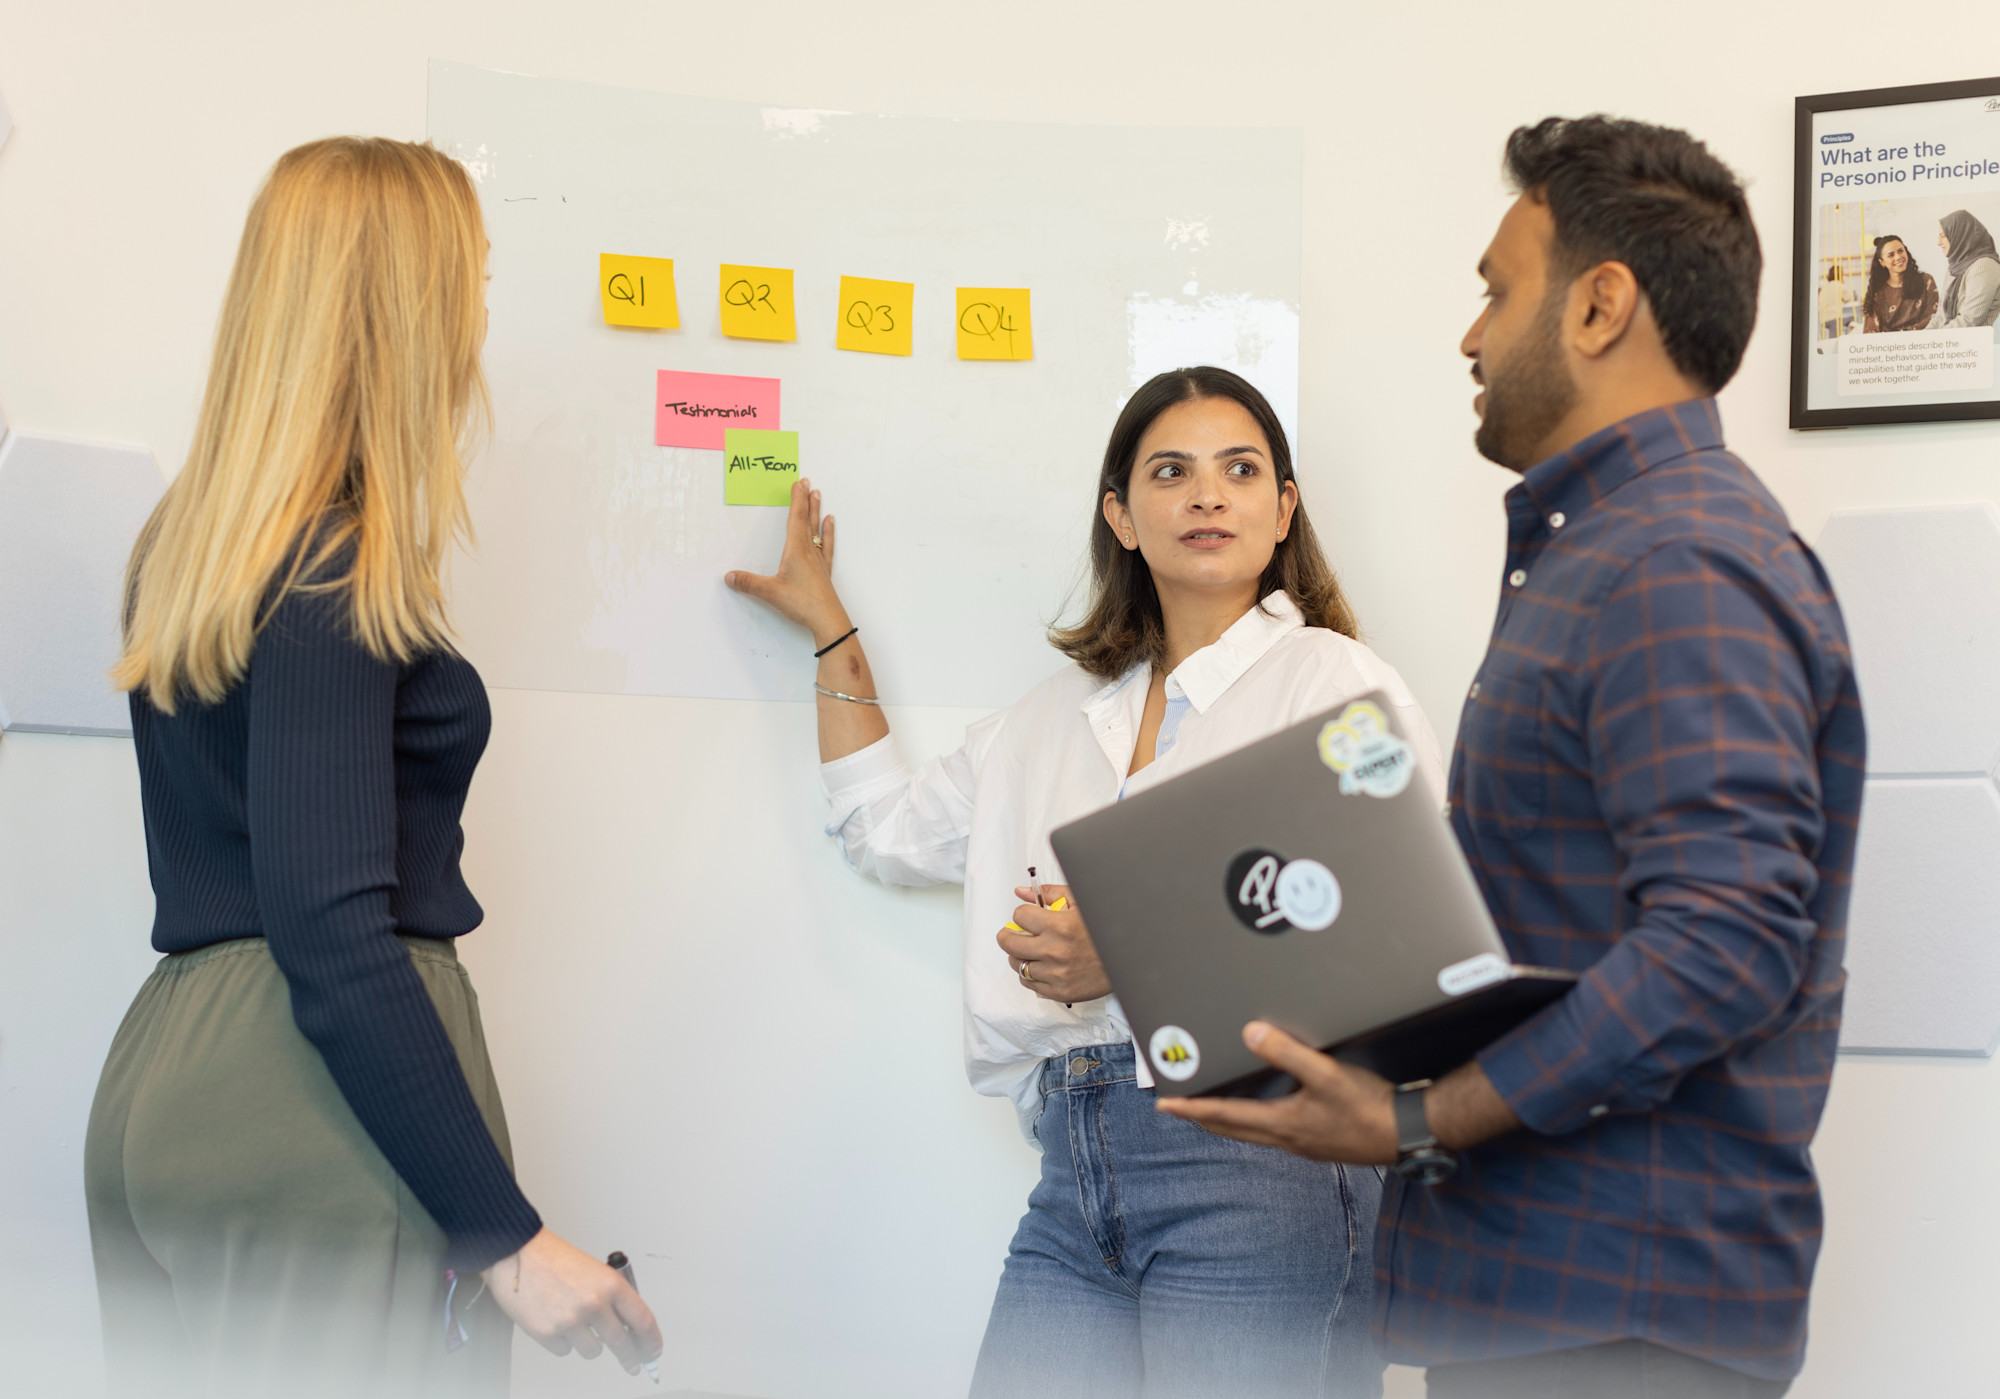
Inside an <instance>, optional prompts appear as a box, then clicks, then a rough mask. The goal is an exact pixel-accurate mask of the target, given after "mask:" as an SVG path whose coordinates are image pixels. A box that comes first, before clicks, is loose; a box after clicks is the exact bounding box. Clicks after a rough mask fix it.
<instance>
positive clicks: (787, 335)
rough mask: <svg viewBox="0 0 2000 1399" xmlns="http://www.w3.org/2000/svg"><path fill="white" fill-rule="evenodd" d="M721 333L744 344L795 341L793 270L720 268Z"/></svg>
mask: <svg viewBox="0 0 2000 1399" xmlns="http://www.w3.org/2000/svg"><path fill="white" fill-rule="evenodd" d="M722 333H723V334H724V335H734V336H737V337H738V338H740V339H744V340H796V339H798V338H799V332H798V325H797V323H796V321H795V320H794V318H793V315H792V269H791V268H789V267H739V266H737V265H736V264H735V263H733V262H725V263H723V264H722Z"/></svg>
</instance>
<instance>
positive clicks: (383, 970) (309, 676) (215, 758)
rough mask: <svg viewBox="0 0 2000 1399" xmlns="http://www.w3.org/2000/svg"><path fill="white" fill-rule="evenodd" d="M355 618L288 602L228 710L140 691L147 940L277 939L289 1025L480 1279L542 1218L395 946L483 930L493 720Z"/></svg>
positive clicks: (465, 683)
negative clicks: (468, 846) (473, 826)
mask: <svg viewBox="0 0 2000 1399" xmlns="http://www.w3.org/2000/svg"><path fill="white" fill-rule="evenodd" d="M346 608H347V604H346V602H345V599H344V597H343V596H342V595H341V594H340V593H315V594H305V593H298V592H293V593H291V594H289V595H288V596H287V597H286V598H285V599H284V601H283V602H282V603H280V605H279V606H278V607H277V609H276V610H275V612H274V613H273V614H272V615H271V617H270V618H269V620H268V621H267V622H266V624H265V626H264V628H263V630H262V631H261V632H260V633H259V634H258V638H257V643H256V649H255V650H254V651H253V652H252V654H251V659H250V667H249V670H248V672H247V673H246V674H245V676H244V678H243V679H242V680H241V681H240V682H239V683H238V684H237V685H236V686H235V688H233V689H232V690H231V691H230V692H229V693H228V694H227V695H226V696H224V698H223V699H222V701H221V702H220V703H218V704H214V705H203V704H200V703H198V702H195V701H193V700H184V701H183V702H182V703H181V704H179V705H178V706H177V712H176V713H174V714H173V715H171V716H169V715H166V714H162V713H161V712H160V711H159V710H157V709H155V708H154V707H153V706H152V705H151V704H150V703H148V702H147V701H146V700H145V699H144V698H142V697H140V696H139V695H137V694H135V695H134V696H133V697H132V734H133V738H134V740H135V742H136V745H137V749H138V757H139V786H140V795H141V799H142V802H143V804H144V807H145V817H146V849H147V857H148V860H149V863H150V864H151V867H152V877H153V893H154V896H155V899H156V905H157V907H156V912H155V915H154V921H153V946H154V947H155V948H156V949H157V950H159V951H161V952H186V951H189V950H191V949H193V948H197V947H205V946H207V945H208V944H210V943H216V942H222V941H225V940H227V939H230V938H245V937H262V938H263V939H264V940H265V941H266V942H268V943H269V944H270V946H271V956H272V957H273V959H274V960H275V961H276V962H277V964H278V968H279V970H280V971H282V972H283V973H284V976H285V980H286V982H287V983H289V985H290V987H291V997H292V1016H293V1019H294V1020H296V1021H297V1023H298V1027H299V1029H300V1031H301V1032H302V1033H303V1034H304V1035H305V1037H306V1038H307V1039H308V1040H310V1041H311V1042H312V1043H313V1045H314V1046H316V1047H317V1048H318V1050H319V1052H320V1054H321V1056H322V1057H323V1058H324V1059H325V1060H326V1066H327V1069H328V1071H329V1072H331V1073H332V1075H333V1080H334V1082H335V1083H336V1084H337V1085H339V1088H340V1091H341V1093H342V1094H343V1095H344V1096H345V1097H346V1099H347V1102H348V1104H349V1106H351V1107H352V1108H353V1109H354V1115H355V1116H356V1117H357V1118H359V1119H360V1121H361V1125H362V1126H363V1128H365V1129H366V1130H367V1132H368V1135H369V1136H370V1137H372V1138H373V1139H374V1141H375V1144H376V1145H377V1146H379V1147H380V1148H381V1149H382V1154H383V1155H384V1156H386V1157H387V1158H388V1159H389V1163H390V1164H391V1165H392V1166H394V1167H395V1168H396V1172H397V1174H399V1175H400V1176H402V1178H403V1180H404V1182H405V1183H406V1184H408V1186H409V1187H410V1190H411V1193H413V1194H414V1195H415V1196H416V1197H417V1199H418V1200H420V1201H421V1202H422V1203H423V1206H424V1208H425V1209H427V1210H429V1211H430V1213H431V1217H432V1218H433V1219H435V1220H436V1221H437V1223H438V1225H439V1227H441V1228H442V1229H443V1230H444V1232H445V1234H446V1235H447V1236H448V1237H449V1239H450V1241H451V1250H450V1266H452V1267H456V1268H459V1269H461V1270H470V1269H476V1268H483V1267H485V1266H486V1265H487V1264H489V1263H492V1262H494V1261H495V1260H497V1259H500V1258H504V1257H506V1256H507V1255H508V1254H510V1253H512V1252H514V1251H515V1250H516V1249H517V1248H519V1247H520V1246H521V1245H522V1244H523V1243H525V1242H526V1241H527V1240H528V1239H529V1238H530V1237H532V1236H533V1235H534V1233H535V1231H536V1230H537V1229H539V1228H540V1227H541V1220H540V1218H539V1217H538V1216H537V1215H536V1213H535V1211H534V1208H533V1207H532V1206H530V1205H529V1204H528V1202H527V1200H526V1198H524V1197H523V1196H522V1194H521V1191H520V1189H519V1187H517V1186H516V1185H515V1183H514V1177H513V1175H512V1173H511V1172H510V1171H509V1170H508V1169H507V1163H506V1162H505V1161H504V1160H503V1159H502V1158H501V1155H500V1152H499V1149H498V1148H497V1147H496V1146H495V1145H494V1143H493V1137H492V1135H491V1133H489V1132H488V1131H487V1130H486V1124H485V1121H484V1119H483V1118H481V1117H480V1115H479V1108H478V1105H477V1104H476V1103H475V1102H474V1101H473V1098H472V1093H471V1090H470V1089H468V1088H467V1087H466V1083H465V1075H464V1073H463V1072H462V1071H461V1070H460V1068H459V1063H458V1056H457V1054H456V1052H455V1051H454V1050H453V1049H452V1046H451V1041H450V1040H449V1039H447V1038H446V1036H445V1030H444V1025H443V1023H442V1022H441V1021H440V1020H439V1019H438V1015H437V1011H436V1009H435V1008H434V1007H433V1006H432V1004H431V1000H430V996H429V994H428V993H427V992H426V991H425V990H424V987H423V983H422V981H421V980H420V979H419V978H418V976H417V971H416V968H415V966H414V965H413V964H412V963H411V961H410V954H409V951H408V949H406V948H405V947H404V946H403V944H402V943H400V942H398V941H397V940H396V934H397V933H409V934H413V935H415V936H418V937H430V938H449V937H457V936H459V935H460V934H461V933H465V932H469V931H470V930H471V929H473V928H475V927H477V926H478V925H479V922H480V920H481V918H482V917H483V916H484V915H483V914H482V913H481V911H480V907H479V904H478V902H477V901H476V900H474V898H473V897H472V892H471V891H470V890H469V889H467V888H466V887H465V880H464V879H463V877H461V875H460V874H459V869H458V857H459V852H460V850H461V849H462V848H463V845H464V836H463V834H462V832H461V831H460V829H459V816H460V813H461V812H462V811H463V810H464V807H465V793H466V789H467V788H468V787H469V786H470V785H471V783H472V771H473V769H474V767H476V766H477V765H478V763H479V756H480V754H481V753H482V752H483V751H484V750H485V747H486V738H487V733H488V730H489V728H490V726H491V722H492V717H491V713H490V711H489V710H488V708H487V704H486V691H485V689H484V687H483V686H482V685H481V684H480V680H479V673H478V672H477V671H475V670H474V669H473V668H472V666H471V665H470V664H469V663H467V662H466V661H465V660H463V659H462V658H460V657H459V656H457V655H454V654H451V653H449V652H432V653H430V654H427V655H425V656H422V657H420V658H418V659H417V660H416V661H414V662H412V663H411V664H409V665H407V666H403V667H400V668H399V667H397V666H394V665H390V664H386V663H384V662H382V661H378V660H376V659H375V658H374V657H373V656H371V655H369V654H368V652H367V651H366V650H364V649H363V648H362V647H361V645H360V644H359V643H358V642H356V641H354V640H353V639H352V637H351V636H350V634H349V630H348V627H347V625H346V622H345V614H346Z"/></svg>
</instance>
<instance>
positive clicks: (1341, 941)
mask: <svg viewBox="0 0 2000 1399" xmlns="http://www.w3.org/2000/svg"><path fill="white" fill-rule="evenodd" d="M1050 839H1051V841H1052V843H1053V845H1054V848H1055V852H1056V857H1057V858H1058V859H1059V860H1060V861H1061V862H1062V868H1063V874H1064V877H1065V879H1067V880H1068V882H1069V885H1070V888H1071V889H1072V890H1073V891H1074V893H1075V896H1076V900H1077V906H1078V907H1079V908H1080V909H1081V910H1082V911H1083V913H1084V917H1085V919H1086V921H1087V922H1088V924H1089V926H1090V933H1091V938H1092V940H1093V941H1094V942H1095V944H1096V946H1097V952H1098V955H1099V957H1100V958H1101V959H1102V960H1103V962H1104V968H1105V971H1106V973H1107V974H1108V975H1109V977H1110V979H1111V984H1112V986H1113V988H1114V989H1115V990H1116V992H1117V995H1118V999H1119V1002H1120V1004H1121V1005H1122V1006H1123V1007H1124V1010H1125V1014H1126V1017H1127V1018H1128V1019H1129V1020H1130V1022H1131V1024H1132V1029H1133V1032H1134V1035H1135V1037H1136V1039H1137V1040H1138V1043H1139V1048H1140V1051H1141V1052H1142V1053H1144V1054H1145V1055H1146V1057H1147V1059H1148V1061H1149V1062H1150V1064H1151V1066H1152V1069H1153V1072H1154V1074H1155V1076H1156V1080H1157V1082H1158V1085H1159V1091H1160V1092H1161V1093H1163V1094H1169V1095H1181V1094H1199V1093H1207V1092H1214V1091H1217V1090H1220V1089H1225V1088H1227V1087H1228V1086H1229V1085H1230V1084H1232V1083H1234V1082H1235V1081H1237V1080H1239V1079H1243V1078H1245V1077H1247V1076H1249V1075H1253V1074H1257V1073H1260V1072H1263V1071H1265V1070H1266V1069H1267V1067H1268V1066H1267V1065H1265V1064H1264V1062H1263V1061H1262V1060H1261V1059H1258V1058H1257V1057H1256V1056H1255V1055H1254V1054H1252V1053H1251V1052H1250V1051H1249V1050H1248V1049H1247V1048H1245V1047H1244V1044H1243V1038H1242V1031H1243V1025H1244V1023H1245V1022H1246V1021H1250V1020H1267V1021H1269V1022H1271V1023H1272V1024H1274V1025H1277V1026H1279V1027H1280V1028H1282V1029H1284V1030H1286V1031H1288V1032H1289V1033H1291V1034H1292V1035H1295V1036H1297V1037H1298V1038H1299V1039H1301V1040H1303V1041H1304V1042H1306V1043H1307V1044H1312V1045H1318V1046H1328V1045H1332V1044H1335V1043H1338V1042H1340V1041H1343V1040H1348V1039H1351V1038H1353V1037H1354V1036H1357V1035H1360V1034H1362V1033H1364V1032H1366V1031H1369V1030H1372V1029H1375V1028H1377V1027H1379V1026H1382V1025H1385V1024H1387V1023H1389V1022H1392V1021H1396V1020H1401V1019H1403V1018H1405V1017H1408V1016H1411V1015H1414V1014H1416V1013H1418V1012H1420V1011H1423V1010H1425V1009H1427V1008H1429V1007H1432V1006H1435V1005H1438V1004H1439V1003H1441V1002H1445V1001H1449V1000H1451V999H1452V998H1454V997H1455V996H1459V995H1463V994H1465V993H1468V992H1472V991H1475V990H1477V989H1478V988H1480V987H1482V986H1486V985H1491V984H1493V983H1495V982H1498V981H1502V980H1504V979H1505V978H1506V977H1507V976H1508V975H1509V968H1508V963H1507V956H1506V950H1505V948H1504V947H1503V945H1502V944H1501V941H1500V936H1499V934H1498V932H1496V931H1495V929H1494V927H1493V922H1492V919H1491V918H1490V917H1489V916H1488V914H1487V911H1486V904H1485V901H1484V900H1483V899H1482V898H1481V897H1480V893H1479V889H1478V886H1477V885H1476V884H1475V883H1474V881H1473V877H1472V872H1471V870H1470V869H1468V868H1467V867H1466V863H1465V859H1464V856H1463V855H1462V854H1461V853H1460V851H1459V848H1458V842H1457V840H1456V839H1455V838H1454V837H1453V835H1452V833H1451V829H1450V826H1449V825H1448V824H1447V823H1446V821H1445V820H1444V819H1443V817H1442V815H1441V814H1440V812H1439V809H1438V807H1437V805H1436V804H1435V800H1434V798H1433V796H1432V794H1431V792H1430V791H1429V789H1428V788H1427V787H1426V785H1425V784H1424V783H1423V782H1422V781H1421V780H1420V779H1419V777H1418V775H1417V771H1416V751H1415V749H1414V748H1413V747H1412V745H1411V744H1410V742H1409V736H1408V735H1407V734H1406V733H1403V732H1402V731H1401V730H1400V728H1399V727H1398V725H1397V724H1396V720H1395V706H1394V705H1393V704H1392V703H1391V702H1390V701H1389V700H1388V698H1387V697H1386V696H1385V695H1383V694H1382V693H1381V692H1379V691H1377V692H1372V693H1370V694H1367V695H1364V696H1362V697H1360V698H1359V699H1356V700H1353V701H1351V702H1349V703H1347V704H1344V705H1341V706H1339V707H1338V708H1336V709H1334V710H1329V711H1328V712H1327V713H1325V714H1322V715H1319V716H1317V717H1315V718H1312V719H1309V720H1307V721H1305V722H1304V723H1301V724H1296V725H1294V726H1293V727H1291V728H1289V729H1285V730H1283V731H1282V732H1280V733H1276V734H1273V735H1271V736H1270V737H1269V738H1265V739H1262V740H1260V741H1258V742H1256V743H1253V744H1251V745H1250V746H1248V747H1246V748H1242V749H1239V750H1237V751H1236V752H1234V753H1231V754H1228V755H1227V756H1225V757H1222V758H1218V759H1217V760H1215V761H1214V762H1211V763H1205V764H1203V765H1202V766H1200V767H1198V768H1194V769H1192V770H1190V771H1188V772H1186V773H1183V774H1181V775H1180V776H1178V777H1175V778H1173V779H1171V780H1170V781H1167V782H1163V783H1161V784H1160V785H1159V786H1158V787H1154V788H1152V789H1150V790H1148V791H1145V792H1141V793H1139V794H1137V795H1135V796H1132V797H1130V798H1128V799H1126V800H1125V801H1122V802H1120V803H1118V804H1117V805H1115V806H1112V807H1107V808H1105V809H1104V810H1102V811H1099V812H1096V813H1094V814H1092V815H1090V816H1086V817H1084V818H1083V819H1081V820H1079V821H1074V822H1071V823H1070V824H1069V825H1066V826H1063V827H1060V828H1059V829H1057V830H1055V831H1054V832H1052V833H1051V836H1050Z"/></svg>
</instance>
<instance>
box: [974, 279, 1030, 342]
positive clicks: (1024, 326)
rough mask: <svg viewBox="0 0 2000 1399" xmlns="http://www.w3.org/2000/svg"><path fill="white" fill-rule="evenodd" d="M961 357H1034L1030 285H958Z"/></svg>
mask: <svg viewBox="0 0 2000 1399" xmlns="http://www.w3.org/2000/svg"><path fill="white" fill-rule="evenodd" d="M958 357H959V358H960V359H1033V358H1034V357H1035V336H1034V331H1033V329H1032V328H1031V326H1030V324H1029V319H1028V289H1027V288H1026V287H960V288H959V289H958Z"/></svg>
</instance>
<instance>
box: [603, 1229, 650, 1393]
mask: <svg viewBox="0 0 2000 1399" xmlns="http://www.w3.org/2000/svg"><path fill="white" fill-rule="evenodd" d="M604 1266H605V1267H607V1268H609V1269H611V1270H612V1271H613V1272H615V1273H617V1274H618V1275H619V1276H620V1277H622V1278H624V1279H625V1285H626V1286H627V1287H629V1288H631V1289H632V1290H633V1291H634V1292H637V1291H638V1290H639V1279H637V1278H635V1277H633V1276H632V1260H631V1259H629V1258H627V1257H626V1256H625V1255H624V1254H623V1253H620V1252H619V1251H618V1250H616V1249H613V1250H612V1251H611V1256H610V1257H609V1258H606V1259H605V1260H604ZM639 1363H640V1364H641V1365H643V1366H645V1367H646V1373H647V1374H649V1375H651V1376H652V1377H653V1383H654V1384H658V1383H659V1382H660V1363H659V1362H658V1361H657V1360H641V1361H640V1362H639Z"/></svg>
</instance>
